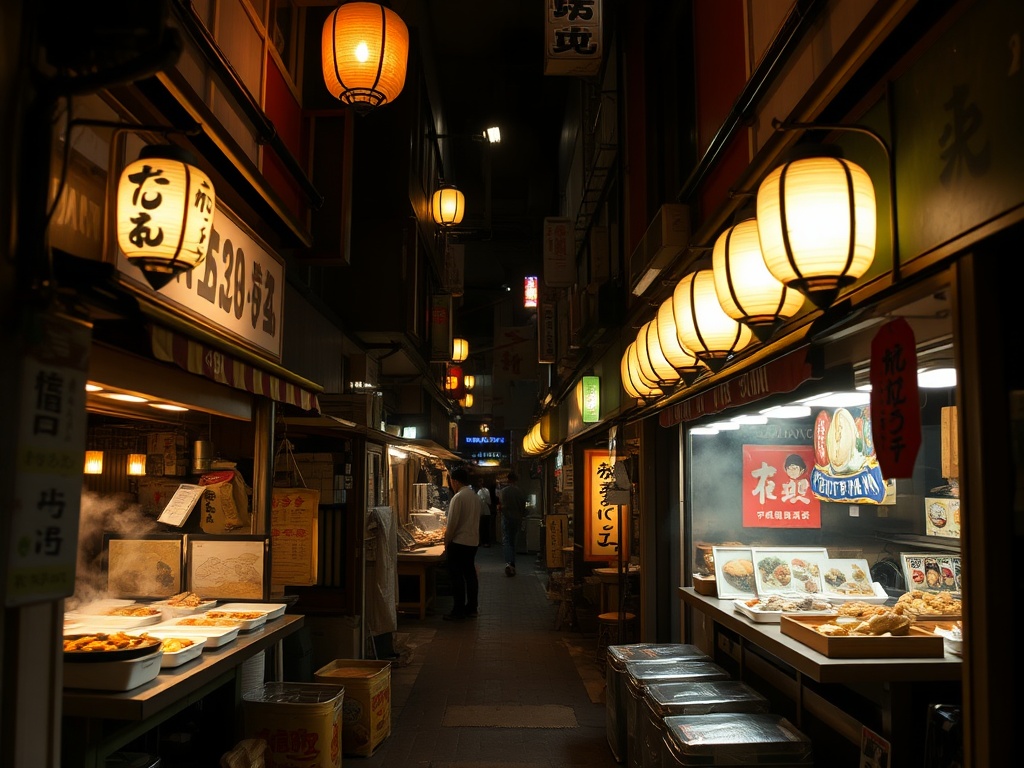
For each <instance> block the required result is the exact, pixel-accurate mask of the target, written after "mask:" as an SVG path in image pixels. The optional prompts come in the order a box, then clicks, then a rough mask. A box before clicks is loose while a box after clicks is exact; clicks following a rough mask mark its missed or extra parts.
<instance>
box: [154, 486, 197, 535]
mask: <svg viewBox="0 0 1024 768" xmlns="http://www.w3.org/2000/svg"><path fill="white" fill-rule="evenodd" d="M205 490H206V488H205V487H204V486H202V485H191V484H189V483H182V484H181V485H179V486H178V490H176V491H175V492H174V495H173V496H171V499H170V501H168V502H167V506H166V507H164V509H163V511H162V512H161V513H160V517H158V518H157V522H160V523H167V524H168V525H173V526H174V527H176V528H180V527H181V526H183V525H184V524H185V521H186V520H188V516H189V515H190V514H192V510H193V509H195V507H196V503H197V502H198V501H199V499H200V498H201V497H202V495H203V491H205Z"/></svg>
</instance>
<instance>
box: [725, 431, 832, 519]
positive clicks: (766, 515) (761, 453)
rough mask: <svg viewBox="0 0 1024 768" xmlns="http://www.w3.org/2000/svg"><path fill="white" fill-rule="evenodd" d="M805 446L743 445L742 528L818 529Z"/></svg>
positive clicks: (809, 453)
mask: <svg viewBox="0 0 1024 768" xmlns="http://www.w3.org/2000/svg"><path fill="white" fill-rule="evenodd" d="M813 466H814V448H813V447H812V446H809V445H744V446H743V527H744V528H821V502H820V501H818V499H817V498H816V497H815V496H814V494H813V493H812V492H811V475H810V471H809V469H810V468H811V467H813Z"/></svg>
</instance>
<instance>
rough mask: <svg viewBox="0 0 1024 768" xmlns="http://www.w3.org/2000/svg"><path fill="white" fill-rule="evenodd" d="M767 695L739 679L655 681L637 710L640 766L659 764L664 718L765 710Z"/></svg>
mask: <svg viewBox="0 0 1024 768" xmlns="http://www.w3.org/2000/svg"><path fill="white" fill-rule="evenodd" d="M769 709H770V706H769V702H768V699H766V698H765V697H764V696H762V695H761V694H760V693H758V692H757V691H755V690H754V689H753V688H751V687H750V686H749V685H747V684H746V683H742V682H740V681H739V680H712V681H710V682H695V683H694V682H682V683H680V682H671V683H655V684H653V685H649V686H647V690H646V692H645V693H644V707H643V711H642V712H640V713H638V716H639V717H640V722H639V723H637V730H638V733H637V745H638V749H639V751H640V765H641V766H642V768H662V751H663V749H664V746H663V745H664V741H665V718H667V717H670V716H672V715H707V714H712V713H717V712H747V713H749V712H768V711H769Z"/></svg>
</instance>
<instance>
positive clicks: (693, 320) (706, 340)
mask: <svg viewBox="0 0 1024 768" xmlns="http://www.w3.org/2000/svg"><path fill="white" fill-rule="evenodd" d="M672 309H673V311H674V312H675V317H676V334H677V335H678V336H679V341H680V342H681V343H682V344H683V345H684V346H685V347H686V348H687V349H692V350H693V354H694V355H695V356H696V357H697V359H698V360H700V361H701V362H703V363H704V364H705V365H707V367H708V368H710V369H711V370H712V371H720V370H721V369H722V367H723V366H724V365H725V364H726V362H727V361H728V360H729V358H731V357H732V356H733V355H735V354H736V353H737V352H739V351H740V350H741V349H743V348H744V347H745V346H747V344H749V343H750V340H751V338H753V334H751V332H750V329H749V328H747V326H745V325H741V324H740V323H738V322H736V321H735V320H733V319H732V318H731V317H729V316H728V315H727V314H725V310H723V309H722V305H721V304H719V303H718V294H716V293H715V277H714V275H713V274H712V272H711V270H710V269H701V270H698V271H696V272H691V273H690V274H689V275H687V276H686V277H684V278H683V279H682V280H680V281H679V283H678V284H677V285H676V288H675V290H674V291H673V292H672Z"/></svg>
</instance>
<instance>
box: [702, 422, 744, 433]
mask: <svg viewBox="0 0 1024 768" xmlns="http://www.w3.org/2000/svg"><path fill="white" fill-rule="evenodd" d="M708 426H709V427H711V428H712V429H717V430H718V431H719V432H732V431H734V430H737V429H739V428H740V425H739V424H737V423H736V422H735V421H716V422H715V423H714V424H708Z"/></svg>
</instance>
